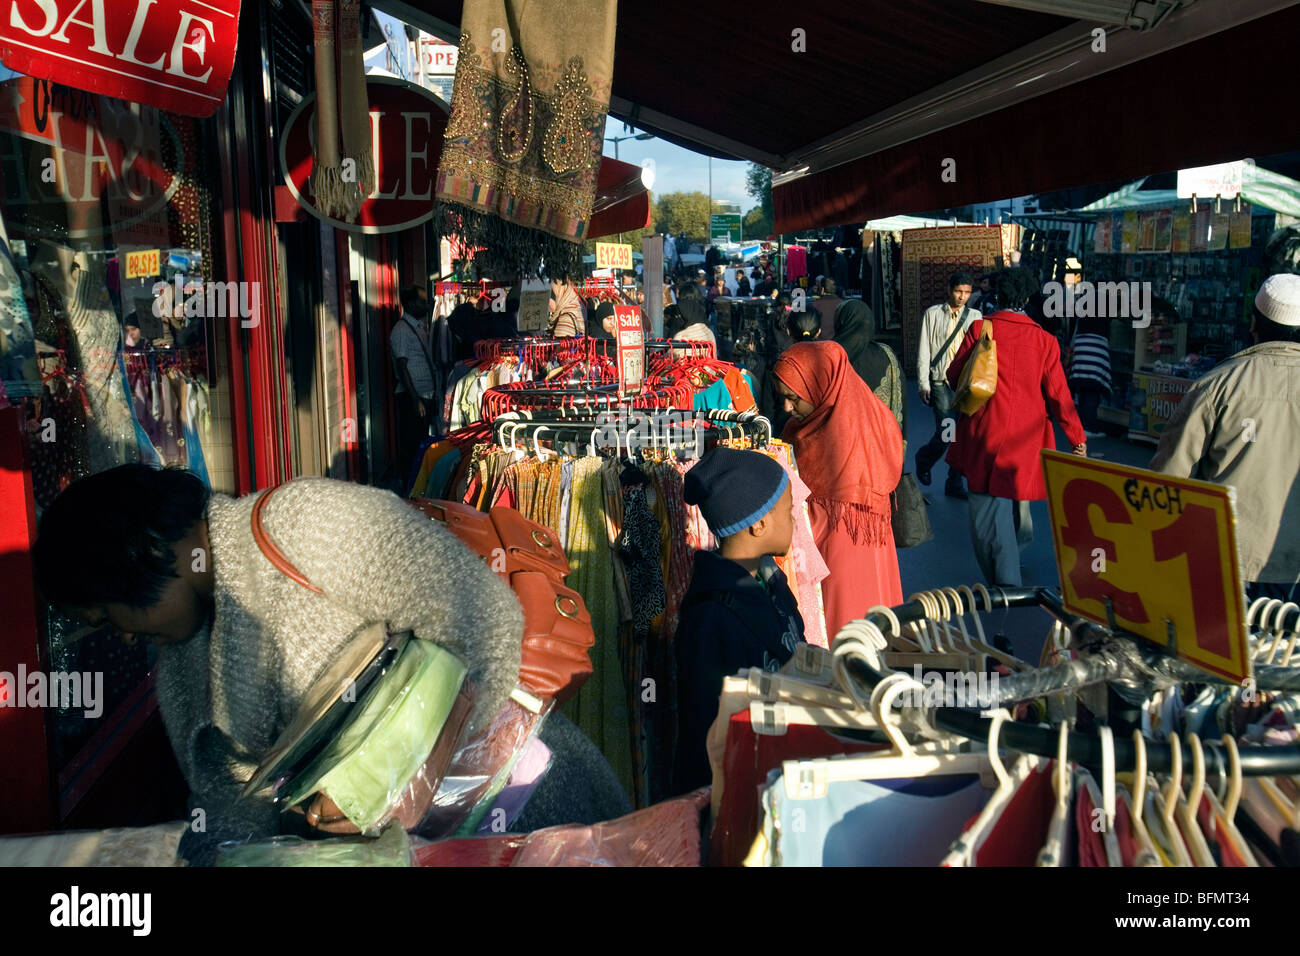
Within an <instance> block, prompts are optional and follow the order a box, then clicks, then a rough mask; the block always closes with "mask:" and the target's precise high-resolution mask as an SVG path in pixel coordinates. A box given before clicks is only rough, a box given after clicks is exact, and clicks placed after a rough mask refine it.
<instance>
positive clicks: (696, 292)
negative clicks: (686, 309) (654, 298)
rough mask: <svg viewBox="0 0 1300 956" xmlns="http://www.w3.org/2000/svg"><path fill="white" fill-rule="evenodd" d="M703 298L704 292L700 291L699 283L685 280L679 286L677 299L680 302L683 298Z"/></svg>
mask: <svg viewBox="0 0 1300 956" xmlns="http://www.w3.org/2000/svg"><path fill="white" fill-rule="evenodd" d="M703 298H704V294H703V293H702V292H700V287H699V284H698V283H695V282H683V283H682V284H681V285H679V286H678V287H677V300H678V301H679V302H680V301H681V300H682V299H703Z"/></svg>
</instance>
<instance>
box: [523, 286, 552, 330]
mask: <svg viewBox="0 0 1300 956" xmlns="http://www.w3.org/2000/svg"><path fill="white" fill-rule="evenodd" d="M550 304H551V287H550V284H549V283H547V282H545V281H544V280H539V279H529V280H526V281H525V282H524V284H523V286H522V288H521V289H520V290H519V323H518V326H517V327H518V329H519V331H520V332H521V333H523V332H545V331H546V330H547V329H548V328H550V326H551V308H550Z"/></svg>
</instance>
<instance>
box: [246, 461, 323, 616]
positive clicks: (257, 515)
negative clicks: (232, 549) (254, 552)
mask: <svg viewBox="0 0 1300 956" xmlns="http://www.w3.org/2000/svg"><path fill="white" fill-rule="evenodd" d="M277 487H278V486H277ZM274 493H275V488H271V489H269V490H267V491H265V492H263V493H262V497H260V498H258V499H257V502H256V503H255V504H254V505H253V540H254V541H256V542H257V546H258V547H259V548H260V549H261V550H262V554H264V555H266V560H268V561H270V562H271V564H272V565H274V566H275V568H276V570H278V571H280V572H281V573H282V574H284V575H285V576H286V577H288V578H291V579H293V580H294V581H297V582H298V583H299V584H301V585H302V586H303V587H305V588H306V589H307V590H308V591H311V592H312V593H313V594H322V595H323V594H324V593H325V592H324V591H322V590H321V589H320V588H318V587H316V585H314V584H312V583H311V582H310V581H308V580H307V577H306V575H304V574H303V573H302V572H301V571H299V570H298V569H297V568H295V567H294V566H293V565H292V564H291V563H289V559H288V558H286V557H285V556H284V552H283V551H281V550H280V549H279V547H277V546H276V543H275V542H274V541H272V540H271V536H270V535H268V534H267V533H266V528H265V527H264V526H263V525H262V512H263V511H264V510H265V509H266V505H267V502H269V501H270V500H271V495H272V494H274Z"/></svg>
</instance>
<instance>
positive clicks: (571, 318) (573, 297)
mask: <svg viewBox="0 0 1300 956" xmlns="http://www.w3.org/2000/svg"><path fill="white" fill-rule="evenodd" d="M585 328H586V323H585V322H584V321H583V318H582V299H581V298H579V297H578V293H577V291H575V290H574V288H573V286H572V285H570V284H569V283H567V282H566V283H565V284H564V288H563V289H561V290H560V294H559V295H558V296H556V297H555V311H554V312H552V313H551V325H550V330H549V331H548V332H547V334H548V335H549V336H550V337H551V338H561V339H567V338H571V337H572V336H575V335H581V334H582V333H583V330H584V329H585Z"/></svg>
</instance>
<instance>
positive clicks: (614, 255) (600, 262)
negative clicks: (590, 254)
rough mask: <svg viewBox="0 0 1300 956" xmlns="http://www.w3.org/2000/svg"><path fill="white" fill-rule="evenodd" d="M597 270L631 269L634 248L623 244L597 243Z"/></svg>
mask: <svg viewBox="0 0 1300 956" xmlns="http://www.w3.org/2000/svg"><path fill="white" fill-rule="evenodd" d="M596 268H597V269H631V268H632V247H631V246H629V245H626V244H624V243H621V242H598V243H596Z"/></svg>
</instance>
